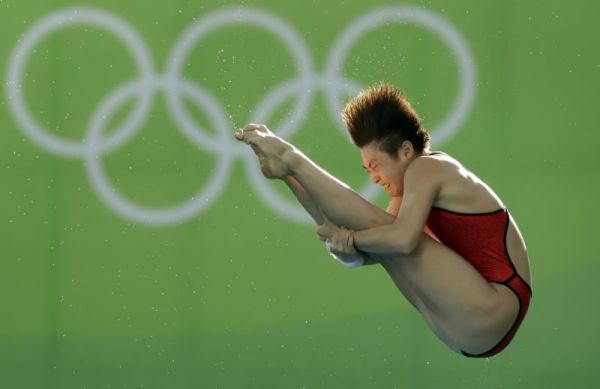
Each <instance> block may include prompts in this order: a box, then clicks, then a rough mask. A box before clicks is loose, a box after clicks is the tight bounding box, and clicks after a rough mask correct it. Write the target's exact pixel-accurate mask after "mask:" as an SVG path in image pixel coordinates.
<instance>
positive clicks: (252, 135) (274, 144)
mask: <svg viewBox="0 0 600 389" xmlns="http://www.w3.org/2000/svg"><path fill="white" fill-rule="evenodd" d="M234 136H235V138H236V139H237V140H239V141H242V142H246V143H247V144H249V145H250V147H252V150H254V153H255V154H256V156H257V157H258V161H259V163H260V170H261V171H262V173H263V175H264V176H265V177H267V178H283V177H285V176H287V175H289V174H290V168H289V164H288V157H289V155H290V154H291V153H292V152H293V150H294V147H293V146H292V145H290V144H289V143H287V142H285V141H284V140H283V139H281V138H279V137H278V136H276V135H275V134H273V133H272V132H271V131H269V129H268V128H267V127H266V126H264V125H260V124H248V125H246V126H244V128H243V129H241V130H239V131H237V132H236V133H235V135H234Z"/></svg>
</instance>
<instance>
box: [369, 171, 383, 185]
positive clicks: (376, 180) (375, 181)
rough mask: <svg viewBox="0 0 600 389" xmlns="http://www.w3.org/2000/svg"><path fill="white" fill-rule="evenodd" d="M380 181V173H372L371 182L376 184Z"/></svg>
mask: <svg viewBox="0 0 600 389" xmlns="http://www.w3.org/2000/svg"><path fill="white" fill-rule="evenodd" d="M379 181H381V177H380V176H379V175H378V174H372V175H371V182H372V183H373V184H375V185H377V184H379Z"/></svg>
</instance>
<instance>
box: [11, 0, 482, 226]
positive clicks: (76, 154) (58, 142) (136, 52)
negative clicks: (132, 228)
mask: <svg viewBox="0 0 600 389" xmlns="http://www.w3.org/2000/svg"><path fill="white" fill-rule="evenodd" d="M390 22H404V23H413V24H416V25H419V26H422V27H425V28H427V29H429V30H431V31H432V32H434V33H435V34H436V35H437V36H438V37H439V38H440V39H442V40H443V41H444V42H445V43H446V44H447V45H448V47H449V48H450V50H451V51H452V53H453V54H454V56H455V60H456V61H457V64H458V72H459V90H458V96H457V99H456V101H455V103H454V105H453V106H452V108H451V110H450V111H449V112H448V114H447V116H446V117H445V118H444V120H443V121H442V124H441V125H439V126H438V127H437V128H436V129H435V130H432V133H434V134H435V136H436V137H437V143H441V142H444V141H446V140H448V139H449V138H450V137H451V136H452V135H453V134H454V133H455V132H456V131H457V129H458V128H459V126H460V124H461V123H462V122H463V121H464V120H465V118H466V117H467V114H468V112H469V110H470V108H471V106H472V104H473V101H474V98H475V85H476V75H475V67H474V65H473V60H472V55H471V52H470V50H469V47H468V45H467V43H466V42H465V40H464V39H463V38H462V36H461V35H460V33H459V32H458V31H457V30H456V29H455V28H454V27H453V26H452V25H451V24H450V23H449V22H447V21H446V20H445V19H443V18H442V17H441V16H439V15H436V14H435V13H433V12H431V11H427V10H424V9H422V8H416V7H410V6H386V7H382V8H378V9H376V10H374V11H372V12H370V13H368V14H366V15H363V16H361V17H359V18H358V19H357V20H355V21H354V22H353V23H351V24H350V25H349V26H348V28H347V29H346V30H345V31H344V32H342V34H340V36H339V37H338V39H337V41H336V42H335V44H334V45H333V48H332V49H331V52H330V54H329V57H328V59H327V62H326V68H325V71H324V72H323V74H317V73H316V72H315V71H314V64H313V63H312V59H311V56H310V52H309V50H308V48H307V47H306V45H305V43H304V42H303V40H302V39H301V38H300V37H299V35H298V34H297V33H296V32H295V31H294V30H293V29H292V28H291V27H290V26H289V25H288V24H287V23H286V22H285V21H283V20H282V19H280V18H278V17H277V16H275V15H273V14H270V13H268V12H266V11H264V10H260V9H257V8H248V7H234V8H224V9H221V10H218V11H216V12H213V13H211V14H208V15H206V16H205V17H204V18H203V19H201V20H199V21H198V22H196V23H194V24H192V25H191V26H190V27H189V28H188V29H187V30H186V31H185V32H184V33H183V35H182V37H181V38H180V40H179V41H178V43H177V44H176V45H175V46H174V48H173V49H172V50H171V53H170V56H169V60H168V63H167V69H166V71H165V74H164V75H162V76H161V75H159V74H156V73H155V70H154V65H153V59H152V56H151V54H150V52H149V50H148V48H147V47H146V46H145V44H144V43H143V40H142V39H141V38H140V37H139V35H138V34H137V33H136V32H135V31H134V30H133V29H132V27H131V26H129V25H128V24H127V23H126V22H125V21H123V20H121V19H119V18H118V17H116V16H114V15H112V14H110V13H108V12H106V11H102V10H98V9H94V8H68V9H64V10H61V11H57V12H54V13H52V14H49V15H48V16H46V17H44V18H43V19H41V20H40V21H39V22H38V23H36V24H35V25H34V26H33V27H32V28H30V29H29V30H28V31H27V32H26V33H25V34H24V35H23V37H22V39H21V40H20V41H19V42H18V43H17V45H16V47H15V49H14V50H13V53H12V55H11V58H10V61H9V64H8V68H7V75H6V78H7V82H6V94H7V97H8V103H9V107H10V108H11V111H12V113H13V114H14V116H15V119H16V121H17V123H18V124H19V125H20V127H21V129H22V130H23V131H24V133H25V135H26V136H27V137H28V138H30V139H31V140H32V141H33V142H34V143H35V144H36V145H38V146H39V147H41V148H43V149H45V150H47V151H48V152H50V153H53V154H58V155H61V156H64V157H67V158H79V159H82V160H84V161H85V167H86V172H87V174H88V178H89V179H90V183H91V185H92V187H93V188H94V190H95V191H96V193H98V195H99V198H100V199H101V201H103V202H104V203H105V204H106V205H107V206H108V207H110V208H111V209H112V210H113V211H115V212H116V213H117V214H119V215H121V216H122V217H125V218H126V219H128V220H131V221H134V222H138V223H142V224H146V225H157V226H158V225H170V224H174V223H180V222H182V221H184V220H187V219H189V218H191V217H193V216H195V215H198V214H199V213H201V212H202V211H203V210H204V209H206V207H208V206H209V205H210V204H212V202H213V201H214V200H215V199H216V198H217V197H218V196H219V194H220V193H221V191H222V190H223V188H224V187H225V185H226V184H227V181H228V179H229V176H230V174H231V170H232V167H233V163H234V161H235V159H236V158H237V157H242V158H244V159H246V161H245V162H246V163H245V164H244V166H245V167H246V174H247V177H248V179H249V181H250V182H251V183H252V184H253V186H254V189H255V190H256V191H257V192H258V194H259V198H261V200H262V201H264V202H265V204H267V205H268V206H270V207H272V208H273V209H274V210H276V211H277V212H279V213H280V214H281V215H283V216H285V217H287V218H289V219H291V220H294V221H297V222H305V221H308V220H309V218H308V216H307V215H306V213H305V212H304V210H303V209H302V208H301V207H300V206H299V205H298V204H296V203H292V202H290V201H288V200H287V199H285V198H282V197H281V195H279V194H278V192H277V191H275V190H274V189H273V188H272V187H271V186H270V185H269V184H268V183H267V182H268V181H266V180H265V179H264V178H263V176H262V174H261V172H260V169H259V165H258V164H257V163H255V161H254V159H255V157H254V155H253V154H252V153H251V152H250V151H249V150H248V148H247V147H243V146H244V145H240V144H236V143H235V141H234V140H233V137H232V131H231V127H232V126H231V123H230V122H229V120H228V119H227V118H228V115H227V114H226V113H225V112H224V109H223V108H222V106H221V105H219V104H218V103H217V102H216V101H215V99H214V98H213V97H212V95H211V94H210V93H209V92H208V91H207V90H204V89H203V88H201V87H199V86H198V85H196V84H195V83H193V82H192V81H191V80H190V79H187V78H185V77H184V76H183V75H182V73H181V72H182V69H183V67H184V66H183V65H184V63H185V59H186V57H187V55H188V54H189V52H190V51H191V50H192V48H193V47H194V46H195V45H196V44H197V43H198V41H200V40H201V39H202V38H203V37H205V36H207V35H208V34H210V33H212V32H213V31H215V30H216V29H218V28H221V27H223V26H228V25H231V24H251V25H254V26H255V27H259V28H263V29H265V30H266V31H267V32H270V33H273V34H274V35H275V36H277V37H278V38H279V39H280V40H281V41H282V42H283V44H284V45H285V47H286V48H287V49H288V50H290V54H291V55H292V59H293V61H294V64H295V65H296V67H297V71H298V76H297V78H295V79H292V80H288V81H285V82H283V83H282V84H281V85H278V86H277V87H275V88H274V89H273V90H272V91H271V92H270V93H268V94H267V96H266V97H265V98H264V100H263V101H262V102H261V103H260V104H258V106H257V107H256V109H255V110H254V111H253V112H252V115H251V117H250V118H248V122H268V119H269V118H270V117H271V115H272V114H273V113H274V111H275V110H276V109H277V108H278V107H280V106H281V104H282V103H283V102H285V101H287V100H288V99H289V98H290V97H294V96H295V97H296V98H297V100H296V102H295V104H294V107H293V109H292V110H291V112H290V113H289V115H288V117H287V118H286V119H285V120H284V123H282V125H281V126H280V127H279V129H278V130H277V134H278V135H279V136H281V137H283V138H289V137H292V136H293V135H294V134H295V133H296V132H297V131H298V130H299V128H300V124H301V122H302V121H303V120H304V119H305V118H306V117H307V116H308V112H309V109H310V107H309V105H310V103H311V101H312V100H313V98H314V93H315V92H316V91H317V90H322V91H323V92H324V93H325V94H326V102H327V107H328V109H329V112H330V114H331V116H332V118H335V119H334V120H335V122H336V124H337V126H338V128H339V129H340V130H342V131H344V126H343V124H342V122H341V119H340V117H339V112H340V111H341V109H342V103H341V101H340V100H341V99H340V94H346V95H352V94H356V93H358V92H359V91H360V90H361V89H363V86H361V85H360V84H358V83H356V82H355V81H352V80H348V79H346V78H345V77H344V76H343V75H342V74H340V71H341V64H342V63H343V62H344V60H345V58H346V56H347V55H348V52H349V51H350V49H351V47H352V45H353V44H354V43H355V42H356V41H357V40H358V39H359V38H360V37H361V36H362V35H363V34H365V33H366V32H369V31H370V30H372V29H375V28H377V27H379V26H381V25H382V24H384V23H390ZM71 25H91V26H94V27H97V28H102V29H104V30H106V31H108V32H109V33H111V34H113V35H114V36H116V37H117V38H119V39H120V40H121V42H122V43H123V44H124V45H125V46H126V48H127V50H128V52H130V53H131V54H132V55H133V57H134V61H135V64H136V66H137V68H138V71H139V76H138V77H137V78H136V79H134V80H130V81H128V82H126V83H125V84H123V85H121V86H120V87H117V88H116V89H115V90H113V91H111V92H110V93H109V94H108V95H107V96H106V98H105V99H104V100H103V101H102V102H101V103H100V104H99V106H98V107H97V109H96V110H95V111H94V113H93V115H92V117H91V120H90V122H89V125H88V127H87V128H86V132H85V133H86V137H85V138H84V140H83V141H81V142H76V141H73V140H65V139H61V138H60V137H58V136H56V135H54V134H51V133H50V132H48V131H47V130H46V129H44V128H43V127H42V126H41V125H40V124H39V123H38V122H37V121H36V120H35V119H34V118H33V116H32V115H31V114H30V113H29V112H28V110H27V105H26V103H25V98H24V96H23V91H22V81H23V73H24V70H25V66H26V63H27V60H28V59H29V56H30V54H31V53H32V52H33V51H34V48H35V46H36V45H37V44H38V43H39V42H40V41H41V40H42V39H43V38H44V37H45V36H46V35H48V34H50V33H52V32H54V31H55V30H57V29H61V28H64V27H66V26H71ZM159 91H161V92H164V93H165V95H166V102H167V107H168V109H169V112H170V113H171V115H172V117H173V119H174V120H175V122H176V123H177V124H178V126H179V130H180V131H181V132H182V134H183V135H184V136H185V137H186V138H187V139H189V140H190V141H191V142H192V143H193V144H194V145H196V146H197V147H199V148H201V149H203V150H207V151H212V152H215V153H216V155H217V167H216V168H215V169H214V171H213V173H212V177H211V178H210V179H209V181H208V183H207V184H206V188H204V189H202V190H200V191H199V193H197V194H196V195H195V196H193V197H192V198H191V199H190V200H188V201H186V202H184V203H183V204H180V205H177V206H173V207H166V208H148V207H142V206H139V205H138V204H135V203H133V202H131V201H130V200H128V199H125V198H124V197H122V196H121V195H120V194H119V193H118V192H117V191H116V189H115V188H114V187H113V186H112V185H111V183H110V181H109V179H108V178H107V176H106V174H105V173H104V170H103V168H102V164H101V160H102V157H103V156H104V155H105V154H107V153H109V152H111V151H114V150H116V149H117V148H119V147H121V146H123V145H124V144H125V143H126V142H127V141H129V140H130V139H131V138H132V137H133V136H134V135H136V133H137V132H138V131H139V129H140V128H141V126H142V124H143V123H144V121H145V120H146V118H147V117H148V115H149V113H150V109H151V107H152V104H153V101H154V96H155V94H156V93H157V92H159ZM182 97H186V98H188V99H190V100H191V101H192V102H194V103H196V104H198V105H199V106H200V107H201V108H202V109H203V110H205V111H206V112H207V114H208V118H209V120H210V122H211V123H210V124H211V125H212V126H213V127H214V128H215V129H216V132H215V135H214V136H209V135H207V133H206V132H205V131H204V129H203V128H202V127H200V125H199V124H198V123H196V122H195V121H194V120H193V119H192V118H191V116H190V115H189V114H188V112H187V111H186V110H185V108H184V104H183V102H182ZM132 98H137V99H138V100H137V103H136V105H135V107H134V108H133V110H132V112H131V113H130V114H129V116H128V117H127V118H126V119H125V120H124V121H123V123H122V124H121V125H120V126H119V127H118V128H117V129H115V130H113V131H111V132H110V134H109V135H106V136H103V135H102V133H103V132H104V131H105V130H106V128H105V126H106V124H107V122H108V121H109V119H110V118H111V117H112V116H113V115H114V114H115V112H116V111H117V110H118V108H119V107H120V106H122V104H123V103H125V102H126V101H128V100H130V99H132ZM377 190H378V189H377V187H376V186H374V185H371V184H369V183H368V182H367V183H366V184H365V186H364V187H363V188H362V190H361V191H360V192H361V193H362V195H363V196H365V197H366V198H368V199H371V198H373V197H374V196H375V195H376V193H377Z"/></svg>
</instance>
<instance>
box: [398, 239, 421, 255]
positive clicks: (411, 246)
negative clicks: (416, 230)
mask: <svg viewBox="0 0 600 389" xmlns="http://www.w3.org/2000/svg"><path fill="white" fill-rule="evenodd" d="M418 245H419V239H418V238H416V239H414V238H413V239H399V240H398V244H397V246H396V251H397V253H398V254H400V255H403V256H404V255H410V254H412V253H413V252H414V251H415V250H416V249H417V246H418Z"/></svg>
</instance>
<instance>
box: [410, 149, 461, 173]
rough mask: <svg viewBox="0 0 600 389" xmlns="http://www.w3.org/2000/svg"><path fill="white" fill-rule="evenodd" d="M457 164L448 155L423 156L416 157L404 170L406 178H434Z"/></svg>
mask: <svg viewBox="0 0 600 389" xmlns="http://www.w3.org/2000/svg"><path fill="white" fill-rule="evenodd" d="M456 163H457V162H456V161H455V160H454V158H452V157H450V156H449V155H448V154H443V153H435V154H424V155H420V156H418V157H416V158H415V159H414V160H413V161H412V162H411V163H410V165H409V166H408V168H407V169H406V174H407V176H408V175H410V176H412V177H415V178H416V177H419V176H422V177H421V178H423V177H427V178H435V177H437V176H438V175H440V174H443V172H444V171H447V170H448V169H449V168H451V166H452V165H455V164H456Z"/></svg>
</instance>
